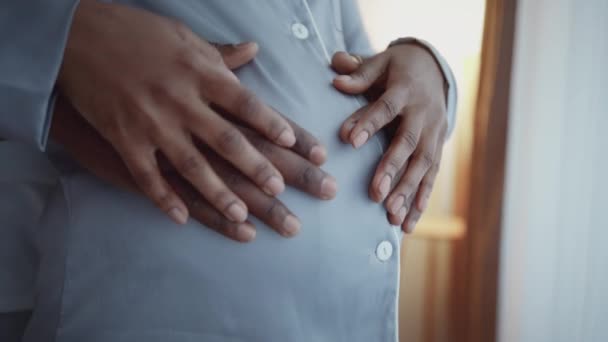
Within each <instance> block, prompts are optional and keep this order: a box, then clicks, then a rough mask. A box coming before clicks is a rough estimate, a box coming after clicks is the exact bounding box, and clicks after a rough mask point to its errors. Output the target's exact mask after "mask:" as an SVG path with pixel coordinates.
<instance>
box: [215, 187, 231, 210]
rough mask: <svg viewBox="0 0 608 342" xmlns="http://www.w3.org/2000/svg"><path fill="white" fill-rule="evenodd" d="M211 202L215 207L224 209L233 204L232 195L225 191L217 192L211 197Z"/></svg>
mask: <svg viewBox="0 0 608 342" xmlns="http://www.w3.org/2000/svg"><path fill="white" fill-rule="evenodd" d="M213 201H214V202H215V204H216V205H217V206H220V207H222V208H223V207H225V206H227V205H228V204H229V203H231V202H234V201H235V199H234V196H233V195H232V193H230V192H229V191H227V190H220V191H217V192H216V193H215V195H214V196H213Z"/></svg>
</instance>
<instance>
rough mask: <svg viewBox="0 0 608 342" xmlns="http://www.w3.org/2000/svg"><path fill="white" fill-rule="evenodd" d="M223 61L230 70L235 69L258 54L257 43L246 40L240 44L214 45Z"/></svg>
mask: <svg viewBox="0 0 608 342" xmlns="http://www.w3.org/2000/svg"><path fill="white" fill-rule="evenodd" d="M215 47H216V48H217V50H218V51H219V52H220V54H221V55H222V58H223V59H224V63H225V64H226V66H227V67H228V69H230V70H234V69H237V68H239V67H241V66H243V65H245V64H247V63H249V62H250V61H251V60H252V59H253V58H254V57H255V56H256V55H257V54H258V44H256V43H254V42H246V43H240V44H236V45H233V44H225V45H216V46H215Z"/></svg>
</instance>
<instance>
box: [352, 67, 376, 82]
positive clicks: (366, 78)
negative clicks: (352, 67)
mask: <svg viewBox="0 0 608 342" xmlns="http://www.w3.org/2000/svg"><path fill="white" fill-rule="evenodd" d="M353 78H355V79H357V78H358V79H360V80H361V81H363V82H364V83H371V82H372V81H373V80H372V75H371V72H370V71H369V70H368V69H366V68H361V69H360V70H359V71H357V72H355V74H354V75H353Z"/></svg>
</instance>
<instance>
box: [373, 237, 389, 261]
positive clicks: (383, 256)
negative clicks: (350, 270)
mask: <svg viewBox="0 0 608 342" xmlns="http://www.w3.org/2000/svg"><path fill="white" fill-rule="evenodd" d="M391 255H393V245H392V244H391V243H390V242H388V241H386V240H385V241H382V242H380V243H379V244H378V247H376V257H377V258H378V260H380V261H386V260H388V259H390V258H391Z"/></svg>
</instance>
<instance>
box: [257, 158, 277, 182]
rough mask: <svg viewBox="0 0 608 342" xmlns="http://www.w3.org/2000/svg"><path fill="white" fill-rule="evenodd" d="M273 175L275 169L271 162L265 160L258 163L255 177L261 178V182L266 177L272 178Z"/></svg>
mask: <svg viewBox="0 0 608 342" xmlns="http://www.w3.org/2000/svg"><path fill="white" fill-rule="evenodd" d="M272 175H274V170H273V167H272V166H271V165H270V163H269V162H266V161H264V162H261V163H258V164H257V165H256V167H255V170H254V177H255V179H257V180H259V181H260V182H263V181H265V180H266V179H268V178H270V177H271V176H272Z"/></svg>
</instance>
